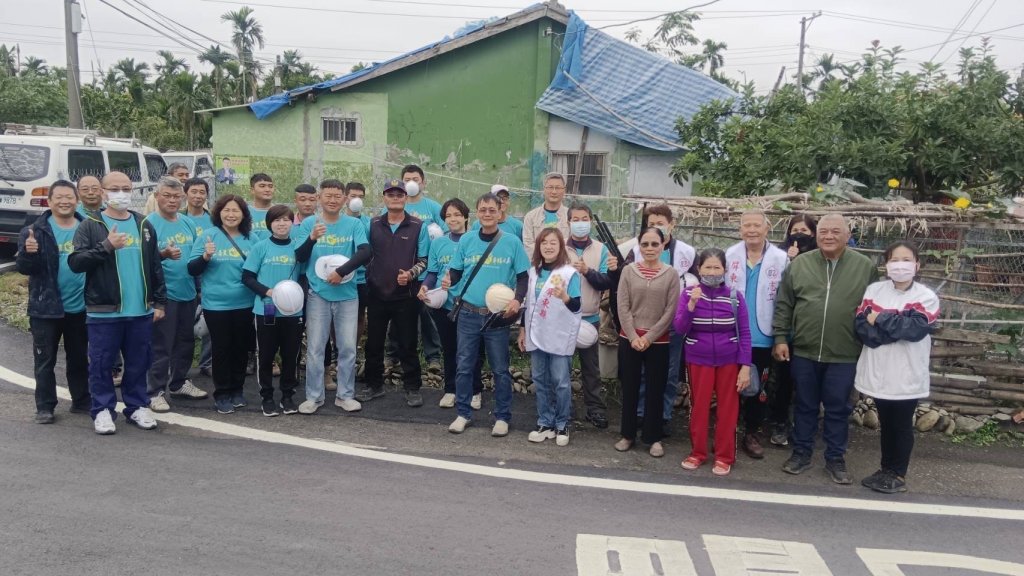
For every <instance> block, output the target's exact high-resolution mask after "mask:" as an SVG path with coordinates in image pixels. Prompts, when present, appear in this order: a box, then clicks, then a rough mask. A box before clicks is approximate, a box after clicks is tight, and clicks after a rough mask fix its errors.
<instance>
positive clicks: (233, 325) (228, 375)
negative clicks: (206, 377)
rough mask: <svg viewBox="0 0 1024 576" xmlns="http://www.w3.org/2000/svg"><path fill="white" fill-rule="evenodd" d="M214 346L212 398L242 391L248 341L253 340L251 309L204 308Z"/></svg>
mask: <svg viewBox="0 0 1024 576" xmlns="http://www.w3.org/2000/svg"><path fill="white" fill-rule="evenodd" d="M203 317H204V318H206V327H207V328H209V329H210V344H211V346H212V347H213V398H214V399H215V400H219V399H221V398H230V397H231V396H232V395H233V394H241V393H242V387H243V386H244V385H245V368H246V364H248V362H249V349H250V343H251V342H252V341H253V340H255V335H254V334H253V328H252V308H239V309H238V310H205V309H204V310H203Z"/></svg>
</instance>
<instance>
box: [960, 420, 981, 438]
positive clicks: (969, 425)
mask: <svg viewBox="0 0 1024 576" xmlns="http://www.w3.org/2000/svg"><path fill="white" fill-rule="evenodd" d="M982 426H984V423H982V422H981V421H979V420H975V419H974V418H969V417H967V416H957V417H956V429H957V430H959V431H961V432H963V433H965V434H970V433H971V432H974V431H976V430H978V429H979V428H981V427H982Z"/></svg>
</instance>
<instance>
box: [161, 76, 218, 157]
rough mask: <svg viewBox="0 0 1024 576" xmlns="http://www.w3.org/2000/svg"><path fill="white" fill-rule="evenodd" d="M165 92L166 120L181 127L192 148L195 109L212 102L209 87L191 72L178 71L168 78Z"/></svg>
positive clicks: (205, 106)
mask: <svg viewBox="0 0 1024 576" xmlns="http://www.w3.org/2000/svg"><path fill="white" fill-rule="evenodd" d="M166 94H167V98H168V100H167V105H168V108H167V113H168V120H170V121H172V122H174V123H176V124H177V125H178V126H179V127H181V130H182V132H184V133H185V138H186V141H187V143H188V146H189V148H192V147H193V146H194V145H195V128H196V115H195V111H196V110H201V109H203V108H207V107H209V105H210V103H211V102H212V94H211V93H210V87H209V85H208V84H205V83H203V82H201V81H200V79H199V78H197V77H196V75H195V74H192V73H191V72H179V73H178V74H175V75H174V76H171V77H170V78H169V79H168V84H167V90H166Z"/></svg>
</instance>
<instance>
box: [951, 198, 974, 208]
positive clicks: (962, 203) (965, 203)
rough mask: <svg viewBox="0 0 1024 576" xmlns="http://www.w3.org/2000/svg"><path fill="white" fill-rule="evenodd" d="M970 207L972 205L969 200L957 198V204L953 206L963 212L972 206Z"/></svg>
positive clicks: (954, 203)
mask: <svg viewBox="0 0 1024 576" xmlns="http://www.w3.org/2000/svg"><path fill="white" fill-rule="evenodd" d="M970 205H971V201H970V200H969V199H967V198H957V199H956V202H953V206H956V207H957V208H959V209H961V210H966V209H967V207H968V206H970Z"/></svg>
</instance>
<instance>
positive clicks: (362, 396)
mask: <svg viewBox="0 0 1024 576" xmlns="http://www.w3.org/2000/svg"><path fill="white" fill-rule="evenodd" d="M383 395H384V387H383V386H381V387H380V388H370V387H369V386H367V387H366V388H363V389H362V390H360V391H359V392H356V400H359V401H360V402H369V401H370V400H373V399H374V398H380V397H381V396H383Z"/></svg>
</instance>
